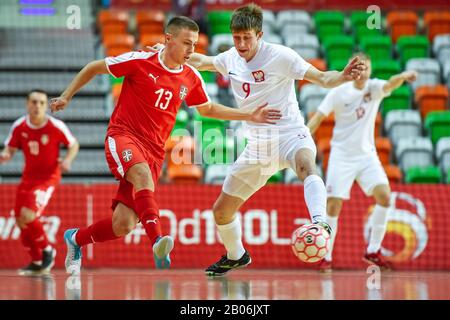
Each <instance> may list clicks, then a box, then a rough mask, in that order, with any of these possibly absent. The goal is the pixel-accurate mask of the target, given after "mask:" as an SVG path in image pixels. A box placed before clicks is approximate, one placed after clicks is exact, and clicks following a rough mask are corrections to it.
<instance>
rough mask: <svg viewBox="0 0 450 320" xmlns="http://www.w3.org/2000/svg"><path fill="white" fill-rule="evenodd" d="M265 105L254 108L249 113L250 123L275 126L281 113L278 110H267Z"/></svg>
mask: <svg viewBox="0 0 450 320" xmlns="http://www.w3.org/2000/svg"><path fill="white" fill-rule="evenodd" d="M267 104H268V103H266V104H264V105H262V106H259V107H256V108H255V109H254V110H253V111H252V113H251V118H250V121H252V122H259V123H270V124H275V123H276V122H275V121H276V120H279V119H280V118H281V111H280V110H278V109H269V108H267Z"/></svg>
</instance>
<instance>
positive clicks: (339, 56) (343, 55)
mask: <svg viewBox="0 0 450 320" xmlns="http://www.w3.org/2000/svg"><path fill="white" fill-rule="evenodd" d="M323 47H324V51H325V56H326V58H327V61H328V64H332V62H334V61H337V60H348V59H349V58H350V57H351V56H352V54H353V47H354V41H353V38H352V37H350V36H345V35H336V36H333V37H328V38H326V39H325V40H324V41H323Z"/></svg>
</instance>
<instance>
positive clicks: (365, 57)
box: [350, 51, 371, 61]
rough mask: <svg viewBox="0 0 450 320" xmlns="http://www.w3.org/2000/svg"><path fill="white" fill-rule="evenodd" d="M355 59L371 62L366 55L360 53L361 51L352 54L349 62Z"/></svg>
mask: <svg viewBox="0 0 450 320" xmlns="http://www.w3.org/2000/svg"><path fill="white" fill-rule="evenodd" d="M355 57H359V58H360V59H361V60H368V61H371V59H370V56H369V55H368V54H367V53H365V52H362V51H358V52H355V53H353V55H352V57H351V58H350V60H351V59H353V58H355Z"/></svg>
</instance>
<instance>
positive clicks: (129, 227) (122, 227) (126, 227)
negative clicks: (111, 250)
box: [113, 219, 136, 237]
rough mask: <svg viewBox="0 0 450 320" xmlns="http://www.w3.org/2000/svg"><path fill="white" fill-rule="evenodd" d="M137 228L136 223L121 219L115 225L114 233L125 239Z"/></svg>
mask: <svg viewBox="0 0 450 320" xmlns="http://www.w3.org/2000/svg"><path fill="white" fill-rule="evenodd" d="M135 227H136V222H135V221H133V220H131V219H121V220H118V221H116V222H115V223H114V221H113V231H114V234H115V235H116V236H117V237H123V236H126V235H127V234H129V233H130V232H131V231H133V229H134V228H135Z"/></svg>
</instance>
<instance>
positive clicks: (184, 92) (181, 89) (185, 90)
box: [180, 85, 188, 100]
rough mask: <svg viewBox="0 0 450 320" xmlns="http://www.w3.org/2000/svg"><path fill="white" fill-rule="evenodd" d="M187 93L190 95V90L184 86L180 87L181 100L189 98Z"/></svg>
mask: <svg viewBox="0 0 450 320" xmlns="http://www.w3.org/2000/svg"><path fill="white" fill-rule="evenodd" d="M187 93H188V88H187V87H185V86H183V85H182V86H181V87H180V99H181V100H184V98H186V96H187Z"/></svg>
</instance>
